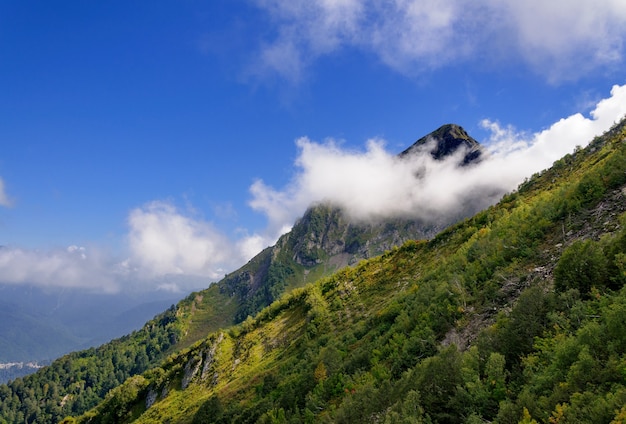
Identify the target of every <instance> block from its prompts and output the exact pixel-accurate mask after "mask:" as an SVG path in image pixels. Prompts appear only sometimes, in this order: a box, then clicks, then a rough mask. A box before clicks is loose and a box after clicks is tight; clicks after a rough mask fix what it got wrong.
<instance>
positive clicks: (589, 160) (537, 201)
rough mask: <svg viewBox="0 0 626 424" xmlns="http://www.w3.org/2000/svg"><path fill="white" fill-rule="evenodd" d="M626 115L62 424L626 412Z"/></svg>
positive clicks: (574, 418) (480, 418) (555, 417)
mask: <svg viewBox="0 0 626 424" xmlns="http://www.w3.org/2000/svg"><path fill="white" fill-rule="evenodd" d="M625 196H626V123H625V122H622V123H621V124H620V125H618V126H616V127H615V128H613V129H612V130H611V131H610V132H608V133H607V134H605V135H604V136H603V137H601V138H597V139H595V140H594V141H593V142H592V143H591V144H590V145H589V147H588V148H586V149H584V150H580V151H577V152H576V153H575V154H573V155H568V156H566V157H565V158H563V159H562V160H560V161H557V162H556V163H555V164H554V166H553V167H552V168H551V169H550V170H548V171H546V172H544V173H542V174H540V175H536V176H535V177H533V178H532V179H530V180H529V181H528V182H527V183H525V184H524V185H522V186H521V187H520V189H519V191H518V192H516V193H513V194H510V195H507V196H505V198H504V199H503V200H502V201H501V202H500V203H499V204H498V205H497V206H495V207H491V208H489V209H488V210H486V211H484V212H481V213H479V214H477V215H476V216H474V217H473V218H471V219H468V220H466V221H464V222H463V223H461V224H458V225H455V226H452V227H450V228H449V229H447V230H445V231H444V232H442V233H440V234H439V235H438V236H437V237H435V238H434V239H432V240H430V241H427V242H426V241H424V242H415V241H410V242H407V243H406V244H404V245H403V246H402V247H401V248H399V249H394V250H392V251H391V252H388V253H386V254H384V255H382V256H380V257H377V258H373V259H371V260H369V261H366V262H362V263H360V264H359V265H358V266H356V267H354V268H345V269H343V270H342V271H340V272H338V273H336V274H334V275H333V276H331V277H328V278H323V279H321V280H319V281H317V282H316V283H314V284H310V285H307V286H306V287H305V288H302V289H298V290H294V291H293V292H292V293H291V294H290V295H287V296H284V297H282V298H281V299H280V300H279V301H278V302H275V303H273V304H272V305H271V306H270V307H268V308H266V309H264V310H263V311H262V312H261V313H260V314H258V315H257V316H256V317H255V318H249V319H247V320H246V321H245V322H243V323H242V324H241V325H239V326H236V327H233V328H231V329H229V330H227V331H218V332H215V333H213V334H211V335H209V336H208V337H207V338H206V339H204V340H202V341H200V342H198V343H196V344H194V345H193V346H191V347H190V348H189V349H186V350H184V351H182V352H180V353H178V354H176V355H173V356H171V357H170V358H169V359H168V360H167V361H165V362H163V363H162V365H161V366H160V367H157V368H155V369H153V370H150V371H148V372H146V373H144V374H143V375H138V376H135V377H133V378H131V379H129V380H128V381H126V382H125V383H124V384H123V385H122V386H120V387H118V388H116V389H115V390H113V391H112V392H111V393H110V394H109V395H108V396H107V398H106V400H105V401H104V402H103V403H101V404H100V405H99V406H98V407H97V408H95V409H94V410H92V411H90V412H89V413H87V414H85V415H84V416H82V417H79V418H78V419H74V418H68V419H67V420H66V421H65V422H66V423H71V422H80V423H83V422H85V423H105V422H130V421H134V420H136V421H137V422H145V423H155V422H177V423H195V422H198V423H200V422H318V421H322V422H340V423H341V422H345V423H352V422H380V423H383V422H442V423H443V422H445V423H456V422H459V423H460V422H485V421H486V422H494V421H495V422H502V423H517V422H520V421H522V420H524V422H532V418H536V419H538V420H540V421H542V422H548V421H550V422H572V423H575V422H576V423H579V422H598V423H607V422H611V420H613V422H616V423H617V422H622V420H623V419H624V417H625V416H626V407H624V405H626V375H625V374H624V364H625V363H626V288H624V283H625V282H626V259H625V258H626V198H625Z"/></svg>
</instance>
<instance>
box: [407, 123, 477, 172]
mask: <svg viewBox="0 0 626 424" xmlns="http://www.w3.org/2000/svg"><path fill="white" fill-rule="evenodd" d="M431 144H432V145H433V147H432V149H431V150H430V154H431V156H432V157H433V159H435V160H443V159H444V158H446V157H449V156H450V155H453V154H455V153H456V152H457V151H458V150H459V149H465V150H466V152H465V155H464V156H463V160H462V161H461V163H460V164H461V165H463V166H465V165H469V164H470V163H473V162H478V161H480V159H481V157H482V156H483V155H484V154H485V152H484V149H483V147H482V146H481V145H480V143H479V142H478V141H476V140H474V139H473V138H472V137H471V136H470V135H469V134H468V133H467V132H466V131H465V130H464V129H463V127H461V126H459V125H456V124H446V125H442V126H441V127H439V128H438V129H437V130H435V131H433V132H431V133H430V134H428V135H426V136H424V137H422V138H420V139H419V140H417V141H416V142H415V143H413V145H412V146H411V147H409V148H408V149H406V150H405V151H403V152H402V153H400V155H399V156H400V157H407V156H411V155H413V154H419V152H421V151H423V150H424V148H425V147H428V146H430V145H431Z"/></svg>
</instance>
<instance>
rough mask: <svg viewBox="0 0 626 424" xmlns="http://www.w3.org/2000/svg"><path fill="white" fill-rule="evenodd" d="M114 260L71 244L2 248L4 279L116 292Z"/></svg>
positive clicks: (0, 261) (1, 279) (1, 276)
mask: <svg viewBox="0 0 626 424" xmlns="http://www.w3.org/2000/svg"><path fill="white" fill-rule="evenodd" d="M112 265H113V263H111V262H110V260H109V259H108V258H107V257H106V256H105V255H103V254H102V253H101V252H99V251H98V250H96V249H86V248H85V247H78V246H70V247H68V248H67V249H52V250H49V251H41V250H29V249H20V248H13V247H2V248H0V283H3V284H32V285H36V286H45V287H68V288H88V289H92V290H95V291H103V292H115V291H117V290H118V289H119V281H117V280H116V278H115V276H114V274H113V273H112V272H111V268H112Z"/></svg>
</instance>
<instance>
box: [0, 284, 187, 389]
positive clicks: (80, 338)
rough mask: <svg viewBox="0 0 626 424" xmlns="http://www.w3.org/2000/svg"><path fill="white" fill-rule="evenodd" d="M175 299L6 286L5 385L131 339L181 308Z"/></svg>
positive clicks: (0, 326)
mask: <svg viewBox="0 0 626 424" xmlns="http://www.w3.org/2000/svg"><path fill="white" fill-rule="evenodd" d="M177 300H178V298H177V297H174V296H173V295H172V294H171V293H163V292H156V293H149V294H142V295H131V294H128V293H123V294H122V293H119V294H99V293H89V292H85V291H80V290H68V289H60V288H41V287H37V286H32V285H0V364H8V363H18V365H15V366H12V367H8V366H7V367H4V368H3V372H0V382H3V381H7V380H8V379H9V378H14V377H16V376H19V375H24V374H26V373H29V372H32V371H34V370H35V369H34V368H33V367H28V366H20V365H19V363H29V362H34V363H38V362H44V363H45V362H49V361H51V360H53V359H55V358H57V357H59V356H61V355H63V354H66V353H68V352H72V351H75V350H81V349H86V348H88V347H91V346H97V345H100V344H102V343H105V342H107V341H109V340H111V339H113V338H115V337H120V336H122V335H124V334H128V333H130V332H131V331H133V330H136V329H138V328H141V326H142V325H143V324H144V323H145V322H146V321H147V320H148V319H150V318H152V317H154V315H156V314H158V313H159V312H162V311H163V310H165V309H167V308H168V307H169V306H170V305H172V304H173V303H176V302H177Z"/></svg>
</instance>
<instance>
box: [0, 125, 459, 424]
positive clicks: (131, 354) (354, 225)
mask: <svg viewBox="0 0 626 424" xmlns="http://www.w3.org/2000/svg"><path fill="white" fill-rule="evenodd" d="M459 128H460V127H458V126H454V125H447V126H444V127H441V128H440V129H438V130H437V131H435V132H434V133H433V134H434V135H433V134H431V135H430V136H427V137H426V138H427V139H428V140H429V143H434V144H432V145H433V146H437V145H439V144H441V146H442V148H444V149H445V150H446V152H447V153H446V154H454V153H456V152H459V153H463V151H461V150H457V149H459V148H460V149H464V148H466V147H465V146H466V142H467V138H468V137H469V136H467V135H466V133H465V132H464V131H463V130H462V129H460V131H461V132H459ZM461 133H462V134H465V135H463V139H462V140H459V141H458V142H457V143H456V144H455V143H452V145H450V143H451V142H450V140H454V139H455V137H456V136H455V135H454V134H461ZM426 138H423V139H420V140H421V141H420V140H418V142H417V143H416V149H417V147H418V146H420V145H421V144H423V142H424V140H426ZM446 143H447V144H446ZM454 145H456V147H455V146H454ZM429 146H430V144H429ZM439 150H441V149H439ZM428 153H429V152H425V154H428ZM413 154H424V152H421V151H420V149H417V150H416V151H415V152H412V153H411V154H410V155H405V159H404V160H411V159H412V155H413ZM430 154H431V155H435V154H436V153H435V152H430ZM433 157H435V156H433ZM439 159H441V157H439ZM469 214H471V213H470V211H464V212H462V213H459V217H460V218H462V217H463V216H467V215H469ZM449 223H450V221H449V220H444V221H441V222H437V223H435V224H432V223H430V224H428V225H426V224H424V223H423V222H420V221H416V220H410V219H393V220H385V221H378V222H371V223H363V222H353V221H352V220H351V219H350V218H349V217H348V216H347V215H346V214H345V213H344V212H343V211H341V210H340V209H338V208H335V207H333V206H332V205H328V204H319V205H314V206H312V207H311V208H309V210H308V211H307V212H306V213H305V215H304V216H303V217H302V218H301V219H300V220H299V221H298V222H297V223H296V224H295V225H294V227H293V228H292V230H291V231H290V232H289V233H287V234H285V235H284V236H282V237H281V238H280V239H279V240H278V242H277V243H276V245H275V246H272V247H268V248H267V249H265V250H264V251H262V252H261V253H260V254H258V255H257V256H256V257H254V258H253V259H252V260H250V261H249V262H248V263H247V264H245V265H244V266H243V267H241V268H240V269H239V270H237V271H235V272H233V273H231V274H228V275H227V276H226V277H225V278H224V279H223V280H221V281H220V282H218V283H216V284H213V285H211V286H210V287H208V288H207V289H205V290H202V291H200V292H197V293H192V294H191V295H189V296H188V297H187V298H186V299H184V300H182V301H181V302H179V303H178V304H177V305H176V306H175V307H172V308H170V309H169V310H167V311H166V312H164V313H162V314H160V315H158V316H156V317H155V318H154V319H153V320H151V321H149V322H148V323H147V324H146V325H145V326H144V327H143V328H142V329H140V330H138V331H135V332H133V333H132V334H130V335H129V336H126V337H122V338H120V339H117V340H114V341H112V342H110V343H107V344H105V345H103V346H101V347H99V348H97V349H89V350H87V351H83V352H75V353H72V354H69V355H66V356H64V357H63V358H60V359H59V360H57V361H55V362H53V363H52V364H51V365H50V366H49V367H46V368H44V369H42V370H40V371H39V372H37V373H36V374H35V375H32V376H29V377H27V378H25V379H23V380H22V379H18V380H16V381H15V382H13V383H11V384H10V385H9V386H0V417H4V418H5V419H6V420H8V421H9V422H23V419H22V418H24V417H33V419H34V417H37V419H39V420H40V421H42V422H56V421H57V420H58V419H59V418H60V417H63V416H64V415H67V414H70V413H72V414H80V413H82V412H84V411H86V410H87V409H89V408H91V407H93V406H94V405H95V404H96V403H97V402H99V401H100V400H101V399H102V398H103V397H104V396H105V394H106V393H107V392H108V391H109V390H110V389H111V388H113V387H115V386H116V385H118V384H120V383H121V382H123V381H124V380H125V379H127V378H128V377H130V376H133V375H136V374H138V373H141V372H143V371H145V370H146V369H148V368H149V367H151V366H153V365H155V364H158V363H159V361H160V360H162V359H163V358H165V357H166V355H168V354H170V353H172V352H176V351H179V350H180V349H182V348H184V347H188V346H190V345H192V344H193V343H195V342H196V341H198V340H201V339H203V338H205V337H206V335H207V334H209V333H211V332H213V331H216V330H218V329H223V328H227V327H229V326H232V325H233V324H235V323H238V322H241V321H243V320H245V319H246V318H247V317H248V316H253V315H255V314H256V313H257V312H258V311H260V310H261V309H263V308H264V307H265V306H267V305H269V304H270V303H271V302H272V301H274V300H275V299H278V298H279V296H280V295H281V294H282V293H284V292H285V291H290V290H293V289H294V288H297V287H301V286H303V285H305V284H307V283H309V282H312V281H315V280H317V279H319V278H320V277H322V276H325V275H329V274H331V273H332V272H334V271H336V270H338V269H340V268H342V267H343V266H345V265H348V264H356V263H357V262H358V261H359V260H361V259H365V258H370V257H373V256H376V255H378V254H381V253H383V252H384V251H386V250H388V249H391V248H392V247H394V246H397V245H400V244H402V243H403V242H405V241H407V240H411V239H421V238H429V237H432V236H434V235H435V234H436V233H437V232H439V231H440V230H441V229H443V228H445V226H446V225H447V224H449ZM45 387H48V388H47V389H44V388H45ZM24 389H27V390H26V393H28V394H25V392H24ZM31 389H32V390H31ZM7 390H8V392H7ZM3 392H6V393H13V394H15V393H18V392H19V393H20V396H19V397H18V399H19V401H16V400H15V399H14V398H13V396H12V395H9V394H7V395H6V397H4V398H2V397H1V396H2V393H3ZM44 393H45V394H44ZM9 398H10V399H9ZM34 405H38V406H37V407H35V406H34ZM29 406H30V407H29ZM20 414H21V415H20Z"/></svg>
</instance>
